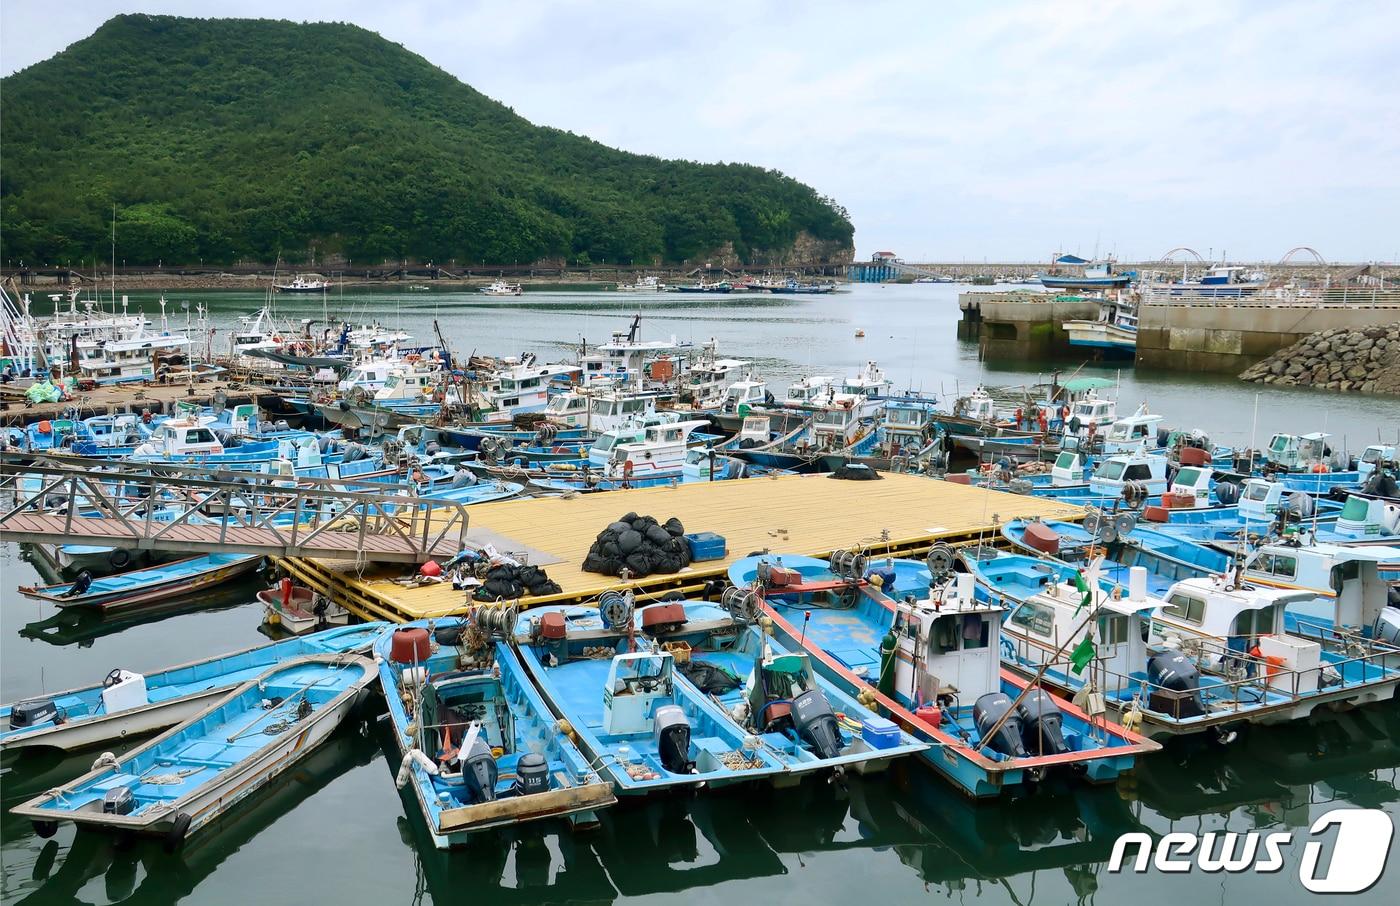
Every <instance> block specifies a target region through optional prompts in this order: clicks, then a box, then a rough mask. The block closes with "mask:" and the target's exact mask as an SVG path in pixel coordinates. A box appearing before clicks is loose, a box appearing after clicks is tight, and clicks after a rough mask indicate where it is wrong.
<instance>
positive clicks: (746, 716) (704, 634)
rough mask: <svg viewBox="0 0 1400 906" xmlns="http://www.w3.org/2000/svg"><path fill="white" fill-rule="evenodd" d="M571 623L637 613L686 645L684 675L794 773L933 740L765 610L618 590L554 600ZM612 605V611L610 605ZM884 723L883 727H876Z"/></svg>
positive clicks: (918, 747)
mask: <svg viewBox="0 0 1400 906" xmlns="http://www.w3.org/2000/svg"><path fill="white" fill-rule="evenodd" d="M551 610H552V611H558V612H560V613H562V614H563V615H564V618H565V622H566V625H567V626H569V627H570V628H571V629H576V630H580V631H588V630H594V631H597V630H602V629H604V624H605V622H606V623H607V624H608V625H617V624H625V623H626V622H627V621H628V619H629V616H628V614H629V613H630V614H631V617H630V619H631V620H632V622H633V625H634V627H635V629H636V630H637V636H636V638H638V640H639V641H645V642H646V643H647V645H648V646H649V647H650V648H651V649H652V650H653V651H668V652H671V653H672V654H674V655H677V658H678V659H677V663H676V673H677V674H678V675H677V678H676V679H677V682H678V683H680V684H682V685H686V686H688V687H691V688H693V690H694V695H695V696H696V697H703V696H709V697H710V698H711V699H712V700H714V701H716V702H718V703H719V704H720V705H721V706H722V707H723V708H724V709H725V710H726V711H727V712H728V713H729V715H730V717H731V718H732V719H733V720H734V722H735V723H737V724H739V725H740V726H741V727H742V728H743V729H744V730H745V731H747V732H748V733H750V734H752V735H754V736H756V737H757V738H758V739H759V740H760V742H761V743H762V745H763V747H764V748H765V749H767V750H768V751H769V752H771V753H773V754H774V755H776V756H777V758H778V759H779V760H780V761H781V762H782V763H783V767H784V772H785V775H786V778H788V779H794V780H795V779H796V778H798V777H800V776H802V775H804V774H808V773H811V772H814V771H836V772H842V771H845V770H852V771H854V772H856V773H862V774H864V773H873V772H875V771H879V770H882V769H884V768H885V767H886V766H888V764H889V763H890V762H891V761H892V760H894V759H896V758H902V757H904V756H906V755H911V754H915V753H917V752H922V751H923V750H924V749H926V748H927V745H926V744H924V743H921V742H919V741H917V740H915V739H914V738H913V737H912V736H910V735H909V734H907V733H903V732H897V731H896V732H889V728H888V726H887V724H888V721H886V720H884V719H883V718H881V717H880V716H879V715H878V714H876V713H875V712H874V711H872V710H870V709H869V708H867V707H866V706H865V705H863V704H861V703H860V702H859V701H858V700H857V699H856V697H855V696H854V695H853V694H850V693H848V692H846V691H845V690H843V689H841V688H840V687H839V686H837V685H836V684H834V683H832V682H830V681H829V680H827V679H825V678H823V677H821V676H819V675H818V674H817V673H816V672H815V671H814V670H813V669H812V665H811V660H810V658H809V656H808V655H807V654H806V653H805V652H803V651H802V650H801V649H796V648H791V647H788V646H786V645H784V644H783V643H781V642H780V641H778V640H777V639H775V638H773V637H772V636H771V635H768V634H767V633H765V632H764V631H763V630H762V629H761V628H760V627H759V626H758V625H756V624H755V620H756V619H757V618H758V616H759V615H758V614H757V613H756V612H743V611H736V610H730V609H725V608H723V607H720V606H718V605H715V604H711V603H709V602H706V601H673V602H667V603H664V604H653V605H651V606H649V607H646V608H643V609H641V610H637V609H636V608H635V607H634V606H633V601H632V598H631V597H630V595H624V594H621V593H617V592H611V593H608V594H605V595H604V599H603V601H602V602H601V603H600V605H599V606H598V607H587V606H585V607H579V606H569V605H564V606H547V607H544V608H539V609H532V611H531V612H532V613H541V614H543V613H547V612H549V611H551ZM604 613H606V614H607V617H606V620H605V618H604V616H603V614H604ZM870 728H877V729H874V730H872V729H870Z"/></svg>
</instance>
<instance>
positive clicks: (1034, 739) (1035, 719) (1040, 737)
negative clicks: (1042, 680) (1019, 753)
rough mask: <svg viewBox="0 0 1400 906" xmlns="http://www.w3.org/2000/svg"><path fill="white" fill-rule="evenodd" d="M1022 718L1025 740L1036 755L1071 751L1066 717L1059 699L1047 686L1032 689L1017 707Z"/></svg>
mask: <svg viewBox="0 0 1400 906" xmlns="http://www.w3.org/2000/svg"><path fill="white" fill-rule="evenodd" d="M1016 715H1017V716H1018V717H1020V718H1021V741H1022V742H1023V743H1024V744H1025V746H1026V751H1027V752H1030V753H1031V754H1033V755H1062V754H1064V753H1065V752H1068V751H1069V746H1068V745H1067V744H1066V743H1065V735H1064V732H1063V729H1062V728H1063V725H1064V720H1065V716H1064V714H1062V713H1061V712H1060V706H1059V705H1057V704H1056V703H1055V698H1054V696H1052V695H1051V694H1050V693H1049V692H1046V691H1045V690H1044V689H1032V690H1031V691H1030V692H1029V693H1027V695H1026V697H1025V698H1023V699H1021V704H1019V705H1017V706H1016Z"/></svg>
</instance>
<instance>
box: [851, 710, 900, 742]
mask: <svg viewBox="0 0 1400 906" xmlns="http://www.w3.org/2000/svg"><path fill="white" fill-rule="evenodd" d="M860 736H861V739H864V740H865V741H866V743H868V744H869V745H870V747H871V748H873V749H893V748H895V747H896V746H898V745H899V726H898V725H897V724H895V722H894V721H892V720H888V719H886V718H883V717H876V716H874V715H872V716H870V717H867V718H865V719H864V720H862V721H861V722H860Z"/></svg>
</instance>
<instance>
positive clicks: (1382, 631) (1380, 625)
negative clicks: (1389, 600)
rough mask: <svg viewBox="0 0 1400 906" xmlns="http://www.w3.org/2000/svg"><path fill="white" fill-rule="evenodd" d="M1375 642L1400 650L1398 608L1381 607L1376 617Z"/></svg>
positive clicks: (1399, 611) (1399, 612) (1399, 614)
mask: <svg viewBox="0 0 1400 906" xmlns="http://www.w3.org/2000/svg"><path fill="white" fill-rule="evenodd" d="M1375 636H1376V641H1378V642H1381V643H1383V644H1386V645H1394V646H1396V647H1397V648H1400V608H1396V607H1393V606H1391V607H1383V608H1381V612H1380V616H1378V617H1376V630H1375Z"/></svg>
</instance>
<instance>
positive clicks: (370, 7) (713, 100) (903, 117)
mask: <svg viewBox="0 0 1400 906" xmlns="http://www.w3.org/2000/svg"><path fill="white" fill-rule="evenodd" d="M121 12H150V13H173V14H181V15H191V16H207V15H212V14H217V15H221V16H249V17H277V18H293V19H298V20H303V19H304V20H338V21H349V22H353V23H355V24H357V25H361V26H363V27H365V28H368V29H372V30H374V31H376V32H379V33H380V34H382V35H384V36H385V37H387V38H389V39H391V40H393V41H397V42H399V43H401V44H403V45H404V46H405V47H407V48H408V49H409V50H412V51H414V52H415V53H418V54H421V55H422V56H424V57H426V58H427V59H428V60H430V61H432V62H433V63H435V64H436V65H438V66H440V67H442V68H443V69H446V70H447V71H448V72H451V73H452V74H454V75H456V76H457V77H458V78H460V79H462V80H463V81H465V82H468V83H470V84H471V85H473V86H474V87H476V88H477V89H479V90H480V91H482V92H484V93H486V94H487V95H489V96H491V97H493V98H496V99H498V100H500V101H502V102H504V103H506V104H508V105H510V106H511V107H513V108H514V109H515V110H516V111H517V112H518V113H520V114H522V115H524V116H526V117H528V118H529V119H531V120H532V121H534V122H536V123H542V124H548V125H551V126H557V127H560V128H563V129H569V130H572V131H574V132H579V133H583V134H585V135H588V136H591V137H593V138H595V139H598V140H599V141H602V142H606V143H607V144H610V145H615V146H617V147H620V148H624V149H627V150H629V151H638V152H646V153H650V154H658V155H661V156H664V157H684V158H691V159H695V160H702V161H718V160H725V161H746V162H750V163H755V164H760V165H763V166H766V167H773V168H776V169H779V170H782V171H784V172H786V173H788V174H790V175H792V176H795V177H797V178H798V179H801V180H802V181H804V182H807V183H809V184H811V185H812V186H814V187H816V188H817V190H818V191H820V192H822V193H824V194H827V195H831V196H833V197H834V198H836V199H837V200H838V201H840V202H841V203H842V204H843V205H845V206H846V207H847V208H848V209H849V210H850V213H851V217H852V220H853V221H854V223H855V226H856V246H857V251H858V253H859V254H860V255H862V256H864V255H868V254H869V253H871V252H874V251H877V250H886V249H888V250H893V251H895V252H898V253H899V254H901V255H902V256H903V257H905V258H906V259H909V260H925V261H956V260H962V259H981V258H987V259H990V260H1033V261H1038V260H1044V259H1045V258H1047V257H1048V256H1049V255H1050V254H1051V253H1053V252H1055V251H1057V250H1065V251H1075V252H1078V253H1080V254H1084V255H1090V254H1093V253H1094V252H1095V250H1096V249H1097V251H1098V252H1099V253H1100V254H1108V253H1116V254H1117V255H1118V256H1119V257H1120V258H1125V259H1142V258H1155V257H1157V256H1158V255H1160V254H1162V253H1164V252H1166V251H1167V250H1168V249H1170V248H1172V247H1174V246H1183V245H1184V246H1189V247H1192V248H1195V249H1197V250H1198V251H1199V252H1200V253H1201V254H1203V255H1205V254H1208V253H1211V254H1213V255H1214V256H1216V257H1219V256H1220V255H1221V254H1222V251H1223V252H1225V253H1226V254H1228V255H1229V257H1230V258H1232V259H1236V260H1264V261H1268V260H1276V259H1278V258H1279V257H1280V256H1281V255H1282V254H1283V253H1284V252H1286V251H1288V250H1289V249H1290V248H1292V247H1294V246H1299V245H1307V246H1313V247H1315V248H1316V249H1317V250H1318V251H1320V252H1321V253H1322V254H1323V255H1324V256H1326V257H1327V258H1329V259H1331V260H1342V261H1348V260H1349V261H1359V260H1374V259H1382V260H1391V261H1394V260H1397V258H1400V221H1397V216H1396V212H1397V211H1398V210H1400V3H1397V2H1393V0H1379V2H1366V0H1349V2H1336V3H1328V2H1320V0H1314V2H1283V0H1258V2H1228V0H1195V2H1180V3H1175V2H1151V0H1123V2H1112V0H1105V2H1057V0H1037V2H1029V3H1024V4H1011V3H997V4H986V3H951V2H934V0H911V2H877V0H860V2H847V3H827V2H822V0H803V2H795V0H794V2H783V0H775V2H760V0H750V2H738V3H728V2H720V0H703V2H693V3H687V2H666V0H635V2H634V0H598V2H569V0H407V2H393V0H377V2H368V0H334V2H329V0H326V2H322V0H311V2H294V0H286V2H268V0H222V2H221V3H218V4H212V3H189V2H186V3H181V2H137V0H131V2H127V3H122V2H119V0H65V2H63V3H62V4H61V11H60V8H57V7H55V5H54V4H53V3H52V2H39V0H4V2H3V3H0V70H3V72H4V73H5V74H9V73H12V72H14V71H16V70H18V69H22V68H24V67H26V66H29V65H31V64H33V63H36V62H38V61H40V60H43V59H45V58H47V57H49V56H52V55H53V54H54V53H56V52H58V51H60V50H62V49H63V48H64V47H66V46H67V45H69V44H71V43H72V42H74V41H77V40H79V39H81V38H82V37H84V36H86V35H87V34H90V33H91V32H92V31H93V30H94V29H96V28H97V26H98V25H100V24H101V23H102V22H103V21H105V20H106V19H107V18H109V17H111V16H113V15H116V14H118V13H121ZM2 164H3V162H0V165H2Z"/></svg>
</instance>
